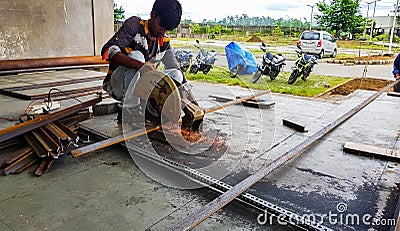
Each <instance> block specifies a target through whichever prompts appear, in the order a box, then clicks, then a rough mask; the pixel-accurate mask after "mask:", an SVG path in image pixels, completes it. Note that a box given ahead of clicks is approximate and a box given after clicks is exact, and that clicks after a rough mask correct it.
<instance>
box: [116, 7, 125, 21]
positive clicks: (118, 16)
mask: <svg viewBox="0 0 400 231" xmlns="http://www.w3.org/2000/svg"><path fill="white" fill-rule="evenodd" d="M124 14H125V10H124V9H123V8H122V6H120V7H119V8H118V6H117V4H115V3H114V23H115V22H120V21H123V20H124V19H125V15H124Z"/></svg>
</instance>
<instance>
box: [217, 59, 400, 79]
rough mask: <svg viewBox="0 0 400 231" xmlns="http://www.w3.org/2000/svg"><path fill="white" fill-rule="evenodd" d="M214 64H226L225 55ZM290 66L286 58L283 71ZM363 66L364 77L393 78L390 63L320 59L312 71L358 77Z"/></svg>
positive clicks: (328, 74) (318, 73) (258, 61)
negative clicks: (378, 63) (336, 62)
mask: <svg viewBox="0 0 400 231" xmlns="http://www.w3.org/2000/svg"><path fill="white" fill-rule="evenodd" d="M257 63H261V58H257ZM215 64H216V65H218V66H228V62H227V61H226V57H225V56H223V55H219V56H218V58H217V61H216V63H215ZM292 66H294V61H290V60H287V61H286V66H285V67H284V69H283V71H286V72H290V71H291V69H290V68H291V67H292ZM365 68H366V70H367V73H366V77H368V78H377V79H388V80H393V76H392V68H393V65H392V64H387V65H367V67H366V66H365V65H354V66H345V65H343V64H333V63H326V62H324V61H323V60H322V62H321V61H320V62H319V63H318V65H316V66H315V67H314V70H313V73H314V74H317V75H326V76H339V77H352V78H357V77H358V78H360V77H362V76H363V73H364V69H365Z"/></svg>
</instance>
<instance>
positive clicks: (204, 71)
mask: <svg viewBox="0 0 400 231" xmlns="http://www.w3.org/2000/svg"><path fill="white" fill-rule="evenodd" d="M210 70H211V66H207V67H206V69H204V70H203V74H205V75H207V73H208V72H210Z"/></svg>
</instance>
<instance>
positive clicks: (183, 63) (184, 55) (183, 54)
mask: <svg viewBox="0 0 400 231" xmlns="http://www.w3.org/2000/svg"><path fill="white" fill-rule="evenodd" d="M174 55H175V58H176V60H177V61H178V64H179V68H180V69H181V71H183V72H186V71H187V70H188V69H189V67H190V65H191V64H192V57H193V53H192V51H191V50H185V49H181V48H180V49H175V52H174Z"/></svg>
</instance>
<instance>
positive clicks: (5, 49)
mask: <svg viewBox="0 0 400 231" xmlns="http://www.w3.org/2000/svg"><path fill="white" fill-rule="evenodd" d="M113 12H114V11H113V0H0V22H1V23H0V60H11V59H26V58H49V57H67V56H90V55H99V54H100V49H101V47H102V45H103V44H104V43H105V42H106V41H107V40H108V39H109V38H110V37H111V36H112V34H113V33H114V32H113V29H114V23H113V17H114V14H113Z"/></svg>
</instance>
